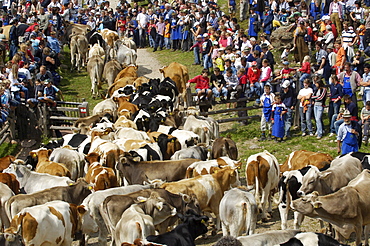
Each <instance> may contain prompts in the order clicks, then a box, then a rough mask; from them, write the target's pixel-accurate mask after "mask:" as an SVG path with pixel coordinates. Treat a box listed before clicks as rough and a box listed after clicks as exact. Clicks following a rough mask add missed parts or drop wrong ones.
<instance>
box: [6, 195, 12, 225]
mask: <svg viewBox="0 0 370 246" xmlns="http://www.w3.org/2000/svg"><path fill="white" fill-rule="evenodd" d="M9 201H10V200H8V201H6V202H5V213H6V216H8V219H9V221H12V218H13V217H12V212H11V205H12V204H11V202H9Z"/></svg>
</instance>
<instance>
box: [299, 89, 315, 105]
mask: <svg viewBox="0 0 370 246" xmlns="http://www.w3.org/2000/svg"><path fill="white" fill-rule="evenodd" d="M309 94H311V95H312V94H313V90H312V88H311V87H308V88H307V89H306V88H303V89H301V90H300V91H299V92H298V96H302V97H305V96H307V95H309ZM299 107H303V105H302V102H300V103H299Z"/></svg>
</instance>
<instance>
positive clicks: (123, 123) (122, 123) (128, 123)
mask: <svg viewBox="0 0 370 246" xmlns="http://www.w3.org/2000/svg"><path fill="white" fill-rule="evenodd" d="M127 113H128V114H130V113H129V111H127ZM113 126H114V128H115V129H118V128H119V127H128V128H132V129H135V130H137V126H136V124H135V123H134V122H133V121H132V120H130V118H127V117H126V116H125V115H121V116H120V117H119V118H118V119H117V120H116V122H114V125H113Z"/></svg>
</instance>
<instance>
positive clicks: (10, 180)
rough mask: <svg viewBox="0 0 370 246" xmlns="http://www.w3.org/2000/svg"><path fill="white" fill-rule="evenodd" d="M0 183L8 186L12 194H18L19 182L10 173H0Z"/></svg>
mask: <svg viewBox="0 0 370 246" xmlns="http://www.w3.org/2000/svg"><path fill="white" fill-rule="evenodd" d="M0 182H1V183H4V184H6V185H7V186H9V188H10V189H11V190H12V191H13V192H14V194H16V195H17V194H18V193H19V182H18V180H17V178H16V177H15V175H14V174H12V173H0Z"/></svg>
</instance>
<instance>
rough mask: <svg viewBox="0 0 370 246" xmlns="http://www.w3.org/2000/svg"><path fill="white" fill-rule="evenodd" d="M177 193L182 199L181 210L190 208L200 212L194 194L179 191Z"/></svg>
mask: <svg viewBox="0 0 370 246" xmlns="http://www.w3.org/2000/svg"><path fill="white" fill-rule="evenodd" d="M179 195H180V196H181V198H182V201H183V206H182V207H183V211H188V210H192V211H195V212H196V213H198V214H200V213H201V212H202V210H201V208H200V205H199V202H198V199H197V197H196V195H194V194H190V195H187V194H183V193H180V194H179Z"/></svg>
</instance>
